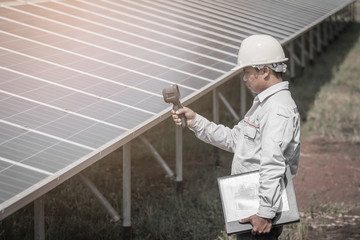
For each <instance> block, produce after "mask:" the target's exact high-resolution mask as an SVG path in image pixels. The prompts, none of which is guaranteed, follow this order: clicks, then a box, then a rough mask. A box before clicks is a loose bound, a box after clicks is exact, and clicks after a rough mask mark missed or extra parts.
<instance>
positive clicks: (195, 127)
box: [189, 114, 241, 152]
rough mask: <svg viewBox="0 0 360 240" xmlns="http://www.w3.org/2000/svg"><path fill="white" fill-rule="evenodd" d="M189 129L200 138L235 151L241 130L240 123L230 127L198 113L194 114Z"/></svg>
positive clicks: (224, 148)
mask: <svg viewBox="0 0 360 240" xmlns="http://www.w3.org/2000/svg"><path fill="white" fill-rule="evenodd" d="M189 129H190V130H191V131H193V132H194V133H195V136H196V137H197V138H199V139H200V140H202V141H204V142H206V143H209V144H211V145H213V146H216V147H218V148H221V149H223V150H225V151H229V152H234V151H235V148H236V143H237V139H238V137H239V133H240V130H241V128H240V123H239V124H237V125H236V126H234V128H232V129H230V128H228V127H226V126H224V125H221V124H216V123H214V122H211V121H209V120H208V119H206V118H204V117H203V116H201V115H199V114H196V117H195V119H194V121H193V123H192V125H191V126H190V127H189Z"/></svg>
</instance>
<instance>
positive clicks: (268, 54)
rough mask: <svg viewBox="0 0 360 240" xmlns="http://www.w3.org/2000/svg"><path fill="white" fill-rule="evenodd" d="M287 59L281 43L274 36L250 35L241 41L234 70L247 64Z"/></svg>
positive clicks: (266, 63) (264, 63) (272, 62)
mask: <svg viewBox="0 0 360 240" xmlns="http://www.w3.org/2000/svg"><path fill="white" fill-rule="evenodd" d="M287 60H288V59H287V58H286V57H285V54H284V50H283V48H282V46H281V44H280V43H279V41H278V40H276V39H275V38H274V37H272V36H269V35H252V36H250V37H247V38H245V39H244V40H243V41H242V43H241V46H240V49H239V54H238V62H237V66H236V67H235V70H236V69H241V68H244V67H249V66H259V65H268V64H274V63H282V62H285V61H287Z"/></svg>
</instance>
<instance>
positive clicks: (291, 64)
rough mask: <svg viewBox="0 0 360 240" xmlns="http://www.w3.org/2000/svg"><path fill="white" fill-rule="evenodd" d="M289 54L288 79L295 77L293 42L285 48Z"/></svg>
mask: <svg viewBox="0 0 360 240" xmlns="http://www.w3.org/2000/svg"><path fill="white" fill-rule="evenodd" d="M287 49H288V51H289V54H290V77H291V78H294V77H295V53H294V42H293V41H291V42H290V43H289V46H288V47H287Z"/></svg>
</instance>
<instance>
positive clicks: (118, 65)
mask: <svg viewBox="0 0 360 240" xmlns="http://www.w3.org/2000/svg"><path fill="white" fill-rule="evenodd" d="M21 24H23V23H21ZM29 27H32V26H29ZM32 41H34V40H32ZM42 44H43V43H42ZM48 46H50V47H51V48H56V47H54V46H51V45H48ZM60 50H61V49H60ZM64 51H65V52H68V53H69V54H73V55H79V54H77V53H76V52H69V51H67V50H64ZM80 57H81V56H80ZM85 57H86V56H85ZM86 58H88V57H86ZM130 60H131V59H128V60H127V61H130ZM95 61H98V62H101V60H97V59H95ZM108 65H111V66H114V67H117V68H122V69H126V70H128V71H133V72H136V73H138V74H143V75H147V76H149V75H148V74H146V73H142V72H139V71H135V70H131V69H129V68H124V67H122V66H121V65H124V62H121V64H116V65H115V64H108ZM149 77H152V76H149ZM153 78H155V79H156V80H161V81H165V82H168V83H170V81H168V80H164V79H160V78H156V77H153ZM197 78H198V79H199V80H206V81H209V80H207V79H206V78H202V77H201V76H198V77H197ZM201 78H202V79H201ZM193 80H196V78H195V77H193ZM179 85H180V86H181V84H180V83H179ZM182 87H184V88H187V86H182Z"/></svg>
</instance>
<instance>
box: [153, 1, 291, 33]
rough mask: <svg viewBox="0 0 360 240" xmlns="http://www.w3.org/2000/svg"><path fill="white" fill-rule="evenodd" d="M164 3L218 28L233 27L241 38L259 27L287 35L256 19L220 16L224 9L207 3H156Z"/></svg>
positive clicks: (255, 31) (263, 30)
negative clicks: (213, 7)
mask: <svg viewBox="0 0 360 240" xmlns="http://www.w3.org/2000/svg"><path fill="white" fill-rule="evenodd" d="M147 2H149V3H150V2H151V3H153V4H155V2H154V1H149V0H147ZM166 4H168V5H170V6H172V7H171V8H170V9H171V10H173V11H177V12H182V13H189V12H194V15H195V16H196V17H197V18H200V19H202V20H205V21H211V22H212V23H213V24H217V25H219V26H220V28H230V27H231V29H232V31H234V29H236V30H237V32H239V31H241V32H243V33H242V34H240V33H239V34H237V36H238V37H241V38H242V39H243V38H245V37H247V36H249V35H251V34H254V33H260V31H259V27H261V32H262V33H266V34H271V35H278V37H284V36H286V35H288V31H284V30H282V29H281V28H276V27H272V26H271V25H265V26H264V23H262V22H261V21H259V20H258V19H257V20H256V21H251V20H247V19H245V18H243V17H242V16H236V17H235V16H234V15H233V18H231V16H229V15H226V17H221V16H220V15H224V10H223V9H221V11H219V9H211V8H209V5H208V4H206V5H203V6H201V7H199V3H198V2H196V3H191V2H189V1H177V2H176V1H167V2H166V3H165V2H162V4H157V5H158V6H163V7H165V6H166ZM200 4H201V3H200ZM181 9H184V10H181ZM204 10H207V11H209V12H210V13H212V14H211V18H209V17H208V16H207V15H209V14H207V15H206V12H205V13H204ZM223 31H224V30H223Z"/></svg>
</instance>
